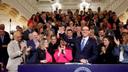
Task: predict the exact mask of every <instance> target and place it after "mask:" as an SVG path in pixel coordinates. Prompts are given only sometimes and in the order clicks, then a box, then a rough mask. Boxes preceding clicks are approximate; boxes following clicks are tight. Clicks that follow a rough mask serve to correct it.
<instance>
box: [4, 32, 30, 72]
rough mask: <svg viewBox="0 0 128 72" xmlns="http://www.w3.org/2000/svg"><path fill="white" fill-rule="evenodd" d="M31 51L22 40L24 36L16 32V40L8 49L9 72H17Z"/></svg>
mask: <svg viewBox="0 0 128 72" xmlns="http://www.w3.org/2000/svg"><path fill="white" fill-rule="evenodd" d="M29 50H30V49H29V48H27V45H26V42H25V41H23V40H22V34H21V33H20V32H19V31H16V32H14V40H12V41H11V42H10V43H9V44H8V48H7V51H8V54H9V60H8V63H7V67H6V68H7V69H8V72H17V70H18V65H20V64H22V63H24V61H25V54H26V53H27V51H29Z"/></svg>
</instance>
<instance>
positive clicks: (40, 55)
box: [36, 48, 46, 64]
mask: <svg viewBox="0 0 128 72" xmlns="http://www.w3.org/2000/svg"><path fill="white" fill-rule="evenodd" d="M45 59H46V53H45V50H41V49H40V48H39V49H37V59H36V62H37V63H38V64H40V60H45Z"/></svg>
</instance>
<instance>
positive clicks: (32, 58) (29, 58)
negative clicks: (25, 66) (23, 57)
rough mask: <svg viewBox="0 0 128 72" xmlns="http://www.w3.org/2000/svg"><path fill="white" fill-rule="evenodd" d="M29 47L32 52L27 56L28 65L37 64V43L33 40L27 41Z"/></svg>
mask: <svg viewBox="0 0 128 72" xmlns="http://www.w3.org/2000/svg"><path fill="white" fill-rule="evenodd" d="M27 46H28V47H29V46H31V50H30V53H29V55H28V56H27V61H26V62H27V63H30V64H31V63H36V56H37V52H36V51H37V49H36V48H35V46H36V45H35V43H34V41H33V40H28V41H27Z"/></svg>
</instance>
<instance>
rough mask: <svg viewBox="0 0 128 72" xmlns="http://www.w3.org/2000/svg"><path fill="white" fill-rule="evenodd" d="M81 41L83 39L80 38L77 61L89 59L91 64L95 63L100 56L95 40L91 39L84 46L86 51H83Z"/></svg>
mask: <svg viewBox="0 0 128 72" xmlns="http://www.w3.org/2000/svg"><path fill="white" fill-rule="evenodd" d="M81 40H82V38H81V37H80V38H78V39H77V41H76V44H75V45H76V53H75V61H77V62H79V61H80V59H83V58H84V59H87V60H88V61H89V63H95V62H96V58H97V55H98V52H97V44H96V41H95V39H92V38H90V37H89V39H88V41H87V43H86V44H85V46H84V49H83V50H82V51H81V48H80V47H81Z"/></svg>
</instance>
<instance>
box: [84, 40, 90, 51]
mask: <svg viewBox="0 0 128 72" xmlns="http://www.w3.org/2000/svg"><path fill="white" fill-rule="evenodd" d="M89 39H90V38H88V40H87V42H86V44H85V45H84V49H86V48H87V47H88V44H89ZM84 49H83V50H84Z"/></svg>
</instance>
